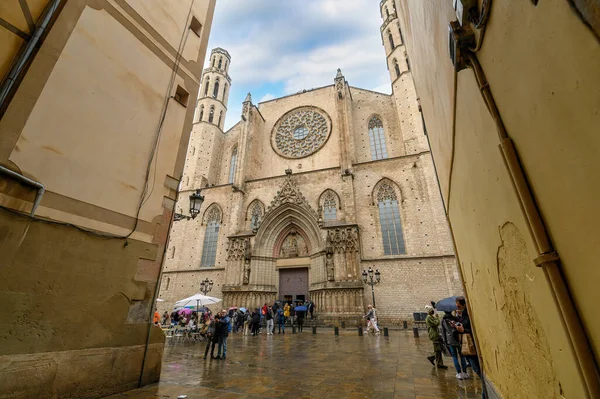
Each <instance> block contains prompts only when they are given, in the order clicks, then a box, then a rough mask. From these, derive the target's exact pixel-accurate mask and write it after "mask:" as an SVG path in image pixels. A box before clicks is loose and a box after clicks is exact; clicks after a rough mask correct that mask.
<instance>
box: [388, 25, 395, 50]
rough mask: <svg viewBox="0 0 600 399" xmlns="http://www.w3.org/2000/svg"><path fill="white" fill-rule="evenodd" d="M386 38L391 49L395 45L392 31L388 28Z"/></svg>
mask: <svg viewBox="0 0 600 399" xmlns="http://www.w3.org/2000/svg"><path fill="white" fill-rule="evenodd" d="M387 33H388V40H389V41H390V48H391V49H392V50H393V49H395V48H396V46H394V38H393V37H392V31H391V30H389V29H388V32H387Z"/></svg>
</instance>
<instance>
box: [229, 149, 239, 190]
mask: <svg viewBox="0 0 600 399" xmlns="http://www.w3.org/2000/svg"><path fill="white" fill-rule="evenodd" d="M236 166H237V147H235V148H234V149H233V152H232V153H231V161H229V179H228V180H227V182H228V183H229V184H233V179H234V178H235V167H236Z"/></svg>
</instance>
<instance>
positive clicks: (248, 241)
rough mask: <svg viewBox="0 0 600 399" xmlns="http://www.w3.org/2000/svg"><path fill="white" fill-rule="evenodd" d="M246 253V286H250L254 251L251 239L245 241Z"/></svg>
mask: <svg viewBox="0 0 600 399" xmlns="http://www.w3.org/2000/svg"><path fill="white" fill-rule="evenodd" d="M244 241H245V246H246V248H245V251H244V284H250V259H251V258H252V249H251V247H250V239H249V238H246V239H245V240H244Z"/></svg>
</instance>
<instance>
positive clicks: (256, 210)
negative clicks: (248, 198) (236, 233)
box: [250, 200, 263, 233]
mask: <svg viewBox="0 0 600 399" xmlns="http://www.w3.org/2000/svg"><path fill="white" fill-rule="evenodd" d="M262 218H263V207H262V204H261V203H260V201H258V200H256V201H254V202H253V203H252V204H251V205H250V228H251V229H252V232H253V233H256V232H257V231H258V228H259V227H260V223H261V222H262Z"/></svg>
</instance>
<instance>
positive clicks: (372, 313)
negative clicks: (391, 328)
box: [363, 305, 379, 335]
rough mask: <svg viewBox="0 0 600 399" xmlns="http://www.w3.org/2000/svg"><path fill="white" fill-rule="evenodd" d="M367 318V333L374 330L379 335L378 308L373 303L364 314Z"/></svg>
mask: <svg viewBox="0 0 600 399" xmlns="http://www.w3.org/2000/svg"><path fill="white" fill-rule="evenodd" d="M363 317H364V318H366V319H367V334H368V333H369V332H370V331H371V330H373V332H374V333H375V335H379V327H378V326H377V310H376V309H375V308H374V307H373V305H369V306H367V314H366V315H364V316H363Z"/></svg>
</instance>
